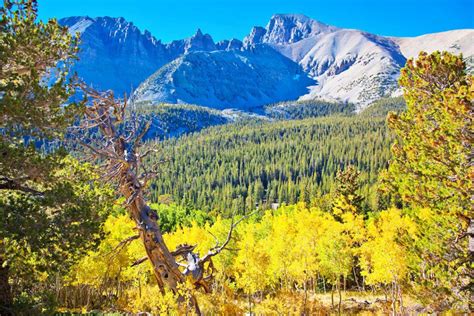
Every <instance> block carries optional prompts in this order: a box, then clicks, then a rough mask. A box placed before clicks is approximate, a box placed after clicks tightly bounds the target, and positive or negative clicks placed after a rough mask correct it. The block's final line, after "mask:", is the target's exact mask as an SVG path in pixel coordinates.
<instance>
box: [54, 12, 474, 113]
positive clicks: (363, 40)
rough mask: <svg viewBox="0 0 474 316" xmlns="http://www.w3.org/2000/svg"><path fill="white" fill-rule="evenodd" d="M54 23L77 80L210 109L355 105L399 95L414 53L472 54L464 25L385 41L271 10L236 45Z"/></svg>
mask: <svg viewBox="0 0 474 316" xmlns="http://www.w3.org/2000/svg"><path fill="white" fill-rule="evenodd" d="M60 23H61V24H63V25H67V26H68V27H69V28H70V31H71V32H79V33H81V35H82V44H81V48H82V51H81V52H80V54H79V57H80V59H81V60H80V61H79V62H78V63H77V65H76V66H75V70H76V71H77V72H78V74H79V76H80V77H82V78H84V79H85V81H86V82H88V83H92V84H94V85H95V86H96V87H98V88H101V89H113V90H114V91H115V92H116V93H118V94H122V93H124V92H130V91H131V90H132V89H136V91H135V94H134V96H133V98H134V99H136V100H146V101H152V102H162V101H165V102H171V103H195V104H200V105H207V106H211V107H216V108H225V107H227V108H242V109H249V108H251V107H253V106H258V105H262V104H265V103H274V102H278V101H284V100H290V98H294V99H300V100H309V99H327V100H333V101H342V102H351V103H355V104H356V105H357V107H358V109H362V108H364V107H365V106H366V105H367V104H369V103H371V102H372V101H374V100H376V99H379V98H381V97H386V96H391V95H394V94H397V93H399V89H398V85H397V78H398V76H399V72H400V68H401V67H403V65H404V64H405V62H406V59H407V58H409V57H413V56H416V55H417V54H418V52H419V51H420V50H425V51H429V52H431V51H434V50H448V51H451V52H454V53H463V54H464V57H465V58H466V60H467V61H468V62H470V63H472V62H473V61H474V42H473V41H472V39H473V38H474V30H472V29H469V30H456V31H449V32H443V33H436V34H428V35H423V36H419V37H413V38H394V37H382V36H377V35H374V34H370V33H366V32H362V31H358V30H350V29H343V28H338V27H334V26H330V25H327V24H324V23H321V22H318V21H316V20H313V19H311V18H308V17H306V16H304V15H297V14H276V15H274V16H272V18H271V19H270V21H269V22H268V24H267V25H266V27H265V28H263V27H259V26H255V27H254V28H252V30H251V31H250V34H249V35H248V36H246V37H245V38H244V40H243V42H241V41H240V40H238V39H231V40H224V41H220V42H218V43H215V42H214V41H213V39H212V37H211V36H210V35H209V34H203V32H201V30H199V29H198V30H197V32H196V33H195V34H194V35H193V36H192V37H190V38H187V39H182V40H176V41H173V42H171V43H169V44H163V43H161V42H160V41H159V40H157V39H155V38H154V37H153V36H152V35H151V34H150V33H149V32H147V31H145V32H143V33H142V32H140V30H138V29H137V28H136V27H135V26H134V25H133V24H132V23H129V22H127V21H125V20H124V19H123V18H117V19H115V18H109V17H103V18H89V17H71V18H65V19H62V20H60ZM471 69H472V67H471ZM149 76H151V77H150V78H148V77H149ZM147 78H148V79H147ZM145 79H146V80H145ZM142 82H143V83H142ZM140 83H142V84H141V85H140V86H139V88H137V87H138V85H139V84H140Z"/></svg>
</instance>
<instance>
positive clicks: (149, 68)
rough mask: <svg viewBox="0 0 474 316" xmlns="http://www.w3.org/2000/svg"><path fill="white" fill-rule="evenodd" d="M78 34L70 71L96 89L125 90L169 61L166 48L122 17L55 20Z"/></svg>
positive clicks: (120, 91) (120, 93)
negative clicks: (74, 60)
mask: <svg viewBox="0 0 474 316" xmlns="http://www.w3.org/2000/svg"><path fill="white" fill-rule="evenodd" d="M59 23H60V24H62V25H65V26H68V27H69V29H70V32H71V33H76V32H79V33H80V34H81V44H80V49H81V50H80V52H79V61H78V62H77V63H76V64H75V66H74V70H75V71H76V72H77V73H78V75H79V77H81V78H82V79H84V80H85V81H86V82H87V83H89V84H93V85H94V86H95V87H96V88H99V89H103V90H108V89H111V90H113V91H114V92H115V93H116V94H118V95H122V94H123V93H129V92H130V91H131V90H132V89H134V88H136V87H137V86H138V85H139V84H140V82H142V81H143V80H145V79H146V78H147V77H148V76H149V75H151V74H152V73H153V72H154V71H156V69H157V68H159V67H161V66H162V65H164V64H166V63H167V62H169V58H168V56H167V51H166V47H165V46H164V45H163V44H162V43H161V42H160V41H158V40H156V39H155V38H154V37H153V36H152V35H151V34H150V33H149V32H147V31H145V32H144V33H142V32H141V31H140V30H139V29H138V28H137V27H136V26H134V25H133V23H130V22H127V21H125V19H123V18H110V17H101V18H89V17H70V18H65V19H61V20H59Z"/></svg>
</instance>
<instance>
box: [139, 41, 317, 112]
mask: <svg viewBox="0 0 474 316" xmlns="http://www.w3.org/2000/svg"><path fill="white" fill-rule="evenodd" d="M312 83H313V81H312V80H310V79H309V78H308V77H307V76H306V75H305V73H304V72H303V71H302V70H301V68H300V67H299V66H298V65H297V64H296V63H294V62H292V61H291V60H289V59H288V58H286V57H284V56H282V55H281V54H279V53H278V52H276V51H274V50H273V49H271V48H267V47H263V46H259V47H255V48H252V49H249V50H245V51H237V50H230V51H214V52H202V51H201V52H192V53H188V54H185V55H183V56H182V57H179V58H177V59H176V60H174V61H173V62H171V63H169V64H167V65H166V66H164V67H162V68H160V69H159V70H158V71H157V72H156V73H154V74H153V75H152V76H151V77H150V78H148V79H147V80H145V82H143V83H142V84H141V85H140V86H139V87H138V89H137V90H136V91H135V93H134V95H133V98H132V99H133V101H134V102H141V101H153V102H167V103H190V104H199V105H204V106H209V107H213V108H217V109H224V108H239V109H246V110H248V109H250V108H252V107H256V106H261V105H264V104H268V103H274V102H278V101H286V100H293V99H296V98H298V97H299V96H300V95H302V94H305V93H306V92H307V88H306V87H307V86H309V85H310V84H312Z"/></svg>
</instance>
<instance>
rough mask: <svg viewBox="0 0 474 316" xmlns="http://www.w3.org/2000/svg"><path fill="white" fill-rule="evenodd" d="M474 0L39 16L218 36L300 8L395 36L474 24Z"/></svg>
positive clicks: (107, 1) (134, 0) (212, 6)
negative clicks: (122, 21)
mask: <svg viewBox="0 0 474 316" xmlns="http://www.w3.org/2000/svg"><path fill="white" fill-rule="evenodd" d="M473 12H474V0H429V1H428V0H422V1H417V0H391V1H389V0H383V1H382V0H379V1H375V0H341V1H335V0H324V1H323V0H286V1H282V0H181V1H177V0H141V1H139V0H127V1H126V0H39V14H40V18H41V19H47V18H51V17H57V18H61V17H66V16H72V15H89V16H91V17H95V16H105V15H107V16H113V17H118V16H123V17H124V18H126V19H127V20H129V21H131V22H133V23H134V24H135V25H137V26H138V27H139V28H140V29H142V30H144V29H148V30H149V31H150V32H151V33H152V34H153V35H155V37H157V38H158V39H161V40H163V42H169V41H171V40H173V39H180V38H185V37H189V36H191V35H192V34H194V33H195V31H196V29H197V28H201V29H202V31H203V32H205V33H209V34H211V35H212V36H213V38H214V39H215V40H222V39H226V38H233V37H235V38H239V39H242V38H243V37H244V36H245V35H247V34H248V33H249V31H250V29H251V27H252V26H254V25H260V26H265V25H266V23H267V22H268V20H269V18H270V17H271V16H272V14H274V13H302V14H305V15H307V16H309V17H311V18H313V19H316V20H319V21H322V22H325V23H327V24H332V25H336V26H339V27H346V28H356V29H361V30H365V31H368V32H372V33H376V34H380V35H391V36H416V35H421V34H425V33H433V32H440V31H447V30H452V29H460V28H474V13H473Z"/></svg>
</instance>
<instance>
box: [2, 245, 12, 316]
mask: <svg viewBox="0 0 474 316" xmlns="http://www.w3.org/2000/svg"><path fill="white" fill-rule="evenodd" d="M9 274H10V269H9V267H8V265H5V266H4V259H3V255H2V253H0V315H2V316H7V315H8V316H9V315H12V307H13V295H12V288H11V286H10V283H9V282H8V278H9Z"/></svg>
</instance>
